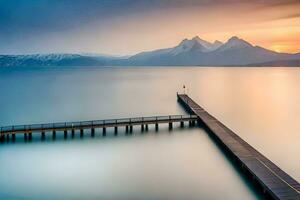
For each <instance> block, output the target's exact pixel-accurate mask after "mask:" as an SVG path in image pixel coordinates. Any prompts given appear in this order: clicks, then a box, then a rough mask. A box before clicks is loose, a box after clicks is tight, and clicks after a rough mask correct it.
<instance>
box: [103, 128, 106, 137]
mask: <svg viewBox="0 0 300 200" xmlns="http://www.w3.org/2000/svg"><path fill="white" fill-rule="evenodd" d="M102 135H103V137H105V136H106V128H105V127H103V132H102Z"/></svg>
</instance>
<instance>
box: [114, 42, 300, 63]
mask: <svg viewBox="0 0 300 200" xmlns="http://www.w3.org/2000/svg"><path fill="white" fill-rule="evenodd" d="M295 59H300V55H299V54H288V53H277V52H274V51H271V50H268V49H264V48H262V47H259V46H253V45H252V44H250V43H249V42H247V41H245V40H243V39H240V38H238V37H236V36H234V37H232V38H230V39H229V40H228V41H227V42H225V43H222V42H219V41H215V42H214V43H210V42H207V41H205V40H203V39H200V38H199V37H198V36H197V37H194V38H192V39H191V40H188V39H184V40H183V41H182V42H180V43H179V45H177V46H175V47H173V48H167V49H162V50H156V51H150V52H143V53H140V54H137V55H134V56H132V57H130V58H129V59H127V60H122V62H119V63H118V64H121V63H124V64H126V65H163V66H166V65H202V66H227V65H234V66H236V65H250V64H252V63H267V62H271V61H276V60H295Z"/></svg>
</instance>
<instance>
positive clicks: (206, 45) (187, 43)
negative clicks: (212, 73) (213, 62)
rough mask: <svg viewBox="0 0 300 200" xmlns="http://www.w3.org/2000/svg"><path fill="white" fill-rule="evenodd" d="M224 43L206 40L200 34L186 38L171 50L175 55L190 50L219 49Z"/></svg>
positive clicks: (206, 50) (207, 50)
mask: <svg viewBox="0 0 300 200" xmlns="http://www.w3.org/2000/svg"><path fill="white" fill-rule="evenodd" d="M222 45H223V43H222V42H220V41H215V42H214V43H210V42H208V41H206V40H203V39H201V38H200V37H199V36H196V37H193V38H192V39H190V40H189V39H184V40H182V42H180V44H179V45H178V46H176V47H174V48H173V49H172V50H171V53H172V54H174V55H177V54H180V53H183V52H188V51H199V52H210V51H214V50H216V49H218V48H219V47H220V46H222Z"/></svg>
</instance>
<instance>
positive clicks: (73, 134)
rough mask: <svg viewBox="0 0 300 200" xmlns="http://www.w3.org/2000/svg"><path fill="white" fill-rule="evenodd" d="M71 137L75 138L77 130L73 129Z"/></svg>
mask: <svg viewBox="0 0 300 200" xmlns="http://www.w3.org/2000/svg"><path fill="white" fill-rule="evenodd" d="M71 137H72V138H74V137H75V130H74V129H72V131H71Z"/></svg>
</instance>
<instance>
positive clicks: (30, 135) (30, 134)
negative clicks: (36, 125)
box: [28, 132, 32, 140]
mask: <svg viewBox="0 0 300 200" xmlns="http://www.w3.org/2000/svg"><path fill="white" fill-rule="evenodd" d="M28 139H29V140H32V132H29V133H28Z"/></svg>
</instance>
